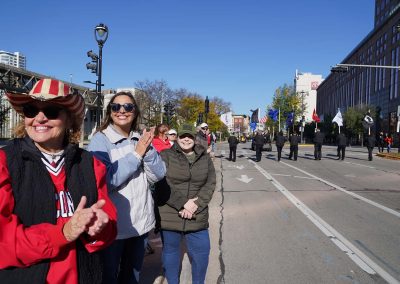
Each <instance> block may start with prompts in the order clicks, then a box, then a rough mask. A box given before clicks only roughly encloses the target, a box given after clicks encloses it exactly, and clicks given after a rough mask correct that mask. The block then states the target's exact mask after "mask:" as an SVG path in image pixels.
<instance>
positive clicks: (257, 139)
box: [253, 131, 264, 162]
mask: <svg viewBox="0 0 400 284" xmlns="http://www.w3.org/2000/svg"><path fill="white" fill-rule="evenodd" d="M253 139H254V144H255V145H256V162H259V161H261V151H262V148H263V146H264V136H263V135H262V134H261V131H257V134H256V136H254V138H253Z"/></svg>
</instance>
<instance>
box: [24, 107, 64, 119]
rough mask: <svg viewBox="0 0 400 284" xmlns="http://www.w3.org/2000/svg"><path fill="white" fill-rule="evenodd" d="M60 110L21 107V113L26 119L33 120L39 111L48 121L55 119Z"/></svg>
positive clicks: (58, 108)
mask: <svg viewBox="0 0 400 284" xmlns="http://www.w3.org/2000/svg"><path fill="white" fill-rule="evenodd" d="M62 110H63V108H61V107H57V106H47V107H44V108H38V107H36V106H34V105H24V106H23V107H22V113H23V114H24V116H25V117H27V118H34V117H36V116H37V115H38V113H39V111H41V112H43V114H44V115H45V116H46V117H47V118H48V119H57V118H58V116H59V115H60V111H62Z"/></svg>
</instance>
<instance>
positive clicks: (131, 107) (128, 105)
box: [110, 103, 136, 112]
mask: <svg viewBox="0 0 400 284" xmlns="http://www.w3.org/2000/svg"><path fill="white" fill-rule="evenodd" d="M110 105H111V111H112V112H119V110H120V109H121V107H124V110H125V111H126V112H133V110H134V109H136V105H134V104H132V103H126V104H122V105H121V104H115V103H112V104H110Z"/></svg>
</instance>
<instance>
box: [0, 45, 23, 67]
mask: <svg viewBox="0 0 400 284" xmlns="http://www.w3.org/2000/svg"><path fill="white" fill-rule="evenodd" d="M0 63H3V64H7V65H11V66H14V67H17V68H22V69H26V57H25V56H24V55H23V54H21V53H20V52H14V53H12V52H8V51H4V50H0Z"/></svg>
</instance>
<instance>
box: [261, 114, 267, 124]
mask: <svg viewBox="0 0 400 284" xmlns="http://www.w3.org/2000/svg"><path fill="white" fill-rule="evenodd" d="M267 120H268V115H266V116H264V117H263V118H261V119H260V123H266V122H267Z"/></svg>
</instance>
